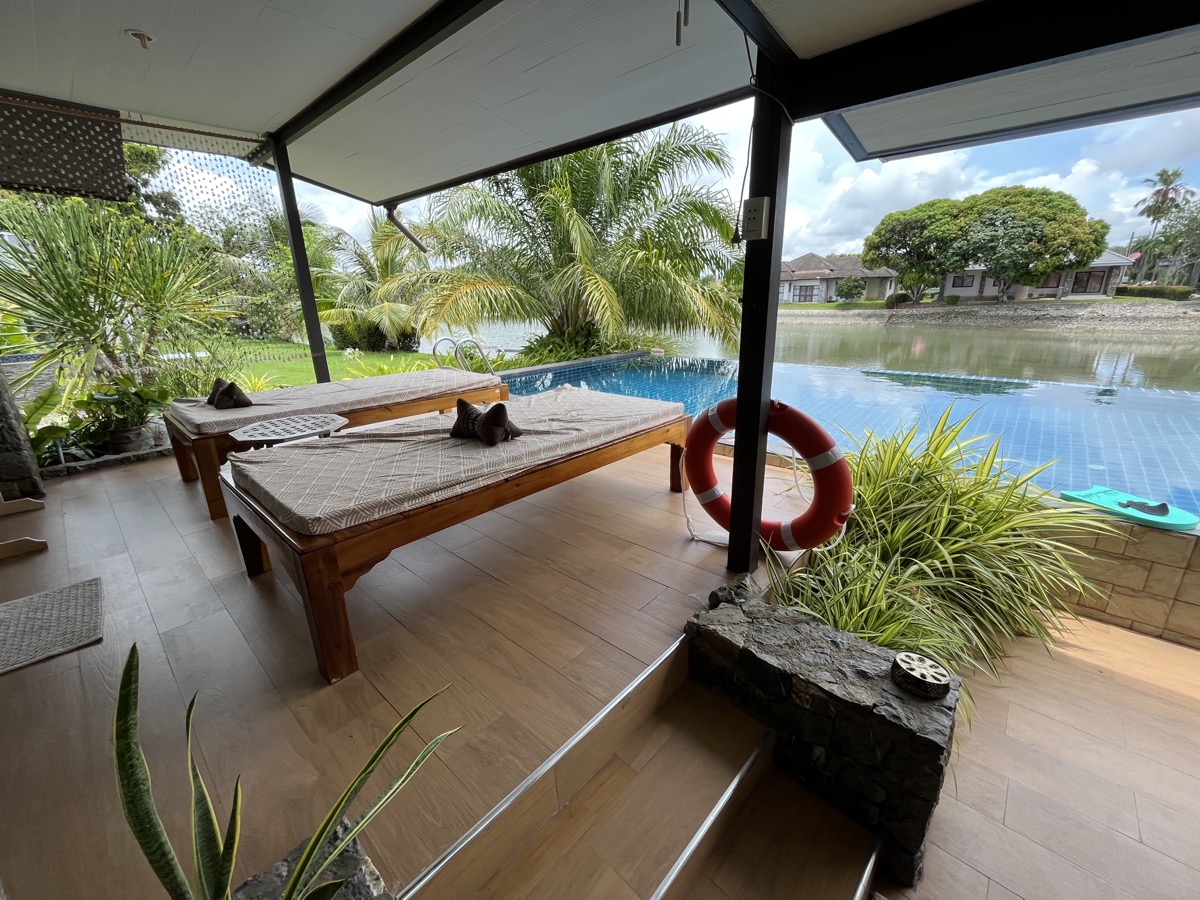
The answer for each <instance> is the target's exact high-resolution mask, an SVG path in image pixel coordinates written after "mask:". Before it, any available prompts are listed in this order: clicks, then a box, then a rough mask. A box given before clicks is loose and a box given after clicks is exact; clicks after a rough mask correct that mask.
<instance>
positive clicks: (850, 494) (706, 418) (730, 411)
mask: <svg viewBox="0 0 1200 900" xmlns="http://www.w3.org/2000/svg"><path fill="white" fill-rule="evenodd" d="M736 421H737V399H736V398H733V397H730V398H729V399H727V400H722V401H721V402H720V403H718V404H716V405H715V406H710V407H709V408H708V409H707V410H705V411H704V412H702V413H700V415H698V416H697V417H696V420H695V421H694V422H692V427H691V428H690V429H689V430H688V436H687V442H686V444H685V445H684V448H685V449H684V454H683V465H684V470H685V471H686V472H687V480H688V482H689V483H690V484H691V487H692V490H693V491H695V493H696V499H697V500H699V501H700V505H701V506H703V507H704V511H705V512H707V513H708V514H709V515H710V516H712V518H713V520H714V521H716V523H717V524H718V525H720V526H721V527H722V528H724V529H725V530H726V531H728V530H729V510H730V502H729V497H728V495H726V493H725V492H724V491H723V490H722V489H721V486H720V485H719V484H717V473H716V472H715V471H714V470H713V462H712V454H713V448H714V447H715V446H716V445H717V441H718V440H719V439H720V437H721V435H723V434H725V433H727V432H729V431H732V430H733V426H734V423H735V422H736ZM767 431H768V432H769V433H770V434H773V435H775V436H776V437H780V438H783V439H784V440H785V441H787V442H788V443H789V444H791V445H792V446H793V447H794V448H795V449H796V452H797V453H799V454H800V455H801V456H803V457H804V461H805V462H806V463H808V467H809V469H810V470H811V472H812V478H813V498H812V503H811V504H810V505H809V507H808V509H807V510H805V511H804V513H803V514H802V515H800V516H797V517H796V518H795V519H792V521H790V522H766V521H764V522H762V523H761V524H760V526H759V527H760V534H761V535H762V539H763V540H764V541H766V542H767V543H768V544H769V545H770V546H771V548H772V549H774V550H806V549H808V548H810V547H815V546H817V545H818V544H820V543H822V542H823V541H826V540H828V539H829V538H831V537H833V535H835V534H837V532H838V531H839V529H841V527H842V526H843V525H845V524H846V520H847V519H848V518H849V517H850V510H851V509H852V508H853V505H854V486H853V485H852V484H851V481H850V467H849V466H848V465H847V464H846V461H845V460H844V459H842V451H841V450H839V449H838V447H837V444H836V443H834V440H833V438H831V437H830V436H829V433H828V432H826V431H825V429H824V428H822V427H821V426H820V425H818V424H817V423H816V422H815V421H814V420H813V419H811V418H810V417H809V416H806V415H805V414H804V413H802V412H800V410H798V409H794V408H792V407H790V406H788V405H787V404H786V403H780V402H779V401H778V400H772V401H771V410H770V416H769V418H768V420H767Z"/></svg>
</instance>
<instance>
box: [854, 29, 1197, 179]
mask: <svg viewBox="0 0 1200 900" xmlns="http://www.w3.org/2000/svg"><path fill="white" fill-rule="evenodd" d="M1197 102H1200V31H1188V32H1184V33H1180V34H1175V35H1172V36H1169V37H1165V38H1160V39H1158V40H1156V41H1153V42H1149V43H1140V44H1136V45H1133V46H1127V47H1122V48H1118V49H1115V50H1109V51H1106V52H1103V53H1095V54H1091V55H1087V56H1080V57H1077V58H1074V59H1068V60H1062V61H1058V62H1056V63H1054V64H1053V65H1048V66H1040V67H1037V68H1031V69H1027V70H1025V71H1020V72H1013V73H1010V74H1007V75H1001V76H998V77H995V78H990V79H985V80H979V81H973V82H967V83H965V84H960V85H956V86H952V87H945V88H939V89H936V90H933V91H930V92H928V93H923V94H917V95H914V96H911V97H904V98H900V99H897V100H889V101H884V102H881V103H876V104H872V105H868V106H864V107H861V108H857V109H851V110H846V111H844V112H842V113H841V117H842V118H843V119H844V121H845V125H846V126H847V127H848V128H849V130H850V131H851V132H852V134H853V138H852V140H851V143H853V142H854V140H857V142H858V143H859V144H861V149H860V151H859V152H858V153H857V155H859V156H863V155H864V152H863V151H865V155H866V156H870V157H889V156H891V157H895V156H903V155H906V154H908V155H911V154H914V153H920V152H927V151H929V150H935V149H944V148H948V147H956V146H967V145H971V144H980V143H986V142H989V141H995V140H1001V139H1004V138H1006V137H1015V136H1021V135H1027V134H1037V133H1046V132H1050V131H1055V130H1061V129H1063V128H1069V127H1071V126H1072V125H1073V124H1082V123H1087V122H1096V121H1102V120H1113V119H1119V118H1124V117H1131V116H1135V115H1145V114H1146V113H1147V112H1149V111H1152V110H1154V109H1155V108H1168V107H1169V106H1171V105H1176V104H1177V105H1195V104H1196V103H1197ZM836 131H837V128H836V127H835V132H836ZM843 139H844V136H843ZM851 152H852V153H853V152H854V150H853V148H851Z"/></svg>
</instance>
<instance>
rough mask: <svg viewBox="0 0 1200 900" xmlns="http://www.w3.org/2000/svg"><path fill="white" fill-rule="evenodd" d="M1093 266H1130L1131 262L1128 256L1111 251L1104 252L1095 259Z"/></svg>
mask: <svg viewBox="0 0 1200 900" xmlns="http://www.w3.org/2000/svg"><path fill="white" fill-rule="evenodd" d="M1092 265H1093V266H1132V265H1133V260H1132V259H1130V258H1129V257H1128V256H1124V255H1122V254H1120V253H1114V252H1113V251H1112V250H1105V251H1104V252H1103V253H1101V254H1100V256H1099V257H1098V258H1097V259H1096V261H1095V262H1094V263H1092Z"/></svg>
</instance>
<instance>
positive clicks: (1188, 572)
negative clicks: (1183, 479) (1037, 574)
mask: <svg viewBox="0 0 1200 900" xmlns="http://www.w3.org/2000/svg"><path fill="white" fill-rule="evenodd" d="M1111 524H1112V525H1113V526H1114V527H1116V528H1118V529H1119V530H1120V532H1121V533H1120V534H1119V535H1115V536H1114V535H1101V536H1099V537H1097V536H1094V535H1093V536H1091V537H1088V538H1085V539H1082V540H1076V539H1074V538H1072V539H1071V543H1074V544H1077V545H1078V546H1081V547H1086V548H1087V549H1088V550H1089V551H1090V552H1091V553H1093V554H1094V555H1095V559H1093V560H1090V561H1087V562H1079V563H1077V564H1076V567H1077V568H1078V569H1079V572H1080V574H1081V575H1083V576H1084V577H1085V578H1087V579H1088V580H1089V581H1090V582H1092V583H1093V584H1094V585H1095V586H1096V587H1097V588H1099V589H1100V595H1099V596H1098V597H1096V596H1080V595H1078V594H1076V595H1073V596H1071V597H1069V598H1067V599H1068V601H1069V602H1070V603H1071V606H1072V607H1073V608H1074V609H1075V611H1076V612H1078V613H1079V614H1080V615H1084V616H1088V617H1090V618H1093V619H1099V620H1101V621H1103V622H1109V623H1111V624H1113V625H1119V626H1121V627H1122V628H1130V629H1132V630H1134V631H1140V632H1141V633H1142V634H1149V635H1153V636H1155V637H1161V638H1165V639H1166V640H1168V641H1174V642H1176V643H1178V644H1187V645H1188V646H1189V647H1197V648H1200V534H1197V533H1196V532H1194V531H1183V532H1180V531H1162V530H1161V529H1157V528H1143V527H1142V526H1140V525H1134V524H1132V523H1127V522H1121V521H1118V520H1111Z"/></svg>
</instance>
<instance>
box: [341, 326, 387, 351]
mask: <svg viewBox="0 0 1200 900" xmlns="http://www.w3.org/2000/svg"><path fill="white" fill-rule="evenodd" d="M329 335H330V337H332V338H333V346H334V347H336V348H337V349H339V350H349V349H351V348H354V349H356V350H363V351H366V352H368V353H381V352H382V351H383V350H384V348H386V347H387V335H385V334H384V333H383V332H382V331H380V330H379V326H378V325H376V324H375V323H373V322H363V321H359V322H354V323H353V324H350V325H330V326H329Z"/></svg>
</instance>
